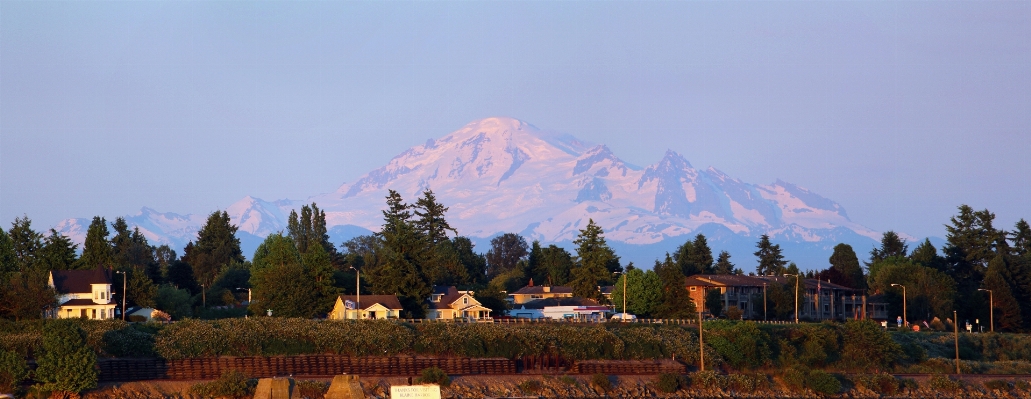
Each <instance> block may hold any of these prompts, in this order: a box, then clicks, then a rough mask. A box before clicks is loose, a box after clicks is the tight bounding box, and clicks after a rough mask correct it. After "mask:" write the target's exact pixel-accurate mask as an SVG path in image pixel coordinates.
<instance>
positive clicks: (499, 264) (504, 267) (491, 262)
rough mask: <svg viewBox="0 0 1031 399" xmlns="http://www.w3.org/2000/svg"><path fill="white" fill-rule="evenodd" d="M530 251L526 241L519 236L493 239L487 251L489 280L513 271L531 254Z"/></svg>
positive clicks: (508, 234)
mask: <svg viewBox="0 0 1031 399" xmlns="http://www.w3.org/2000/svg"><path fill="white" fill-rule="evenodd" d="M528 249H529V247H528V246H527V245H526V240H525V239H523V236H520V235H519V234H515V233H505V234H502V235H500V236H497V237H494V238H492V239H491V240H490V250H488V251H487V278H490V279H493V278H494V277H497V276H498V275H500V274H503V273H507V272H509V271H511V270H512V269H513V268H515V266H516V264H517V263H519V261H520V260H522V259H523V258H525V257H526V255H528V254H529V251H528Z"/></svg>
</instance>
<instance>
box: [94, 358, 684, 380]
mask: <svg viewBox="0 0 1031 399" xmlns="http://www.w3.org/2000/svg"><path fill="white" fill-rule="evenodd" d="M97 363H98V366H99V367H100V381H101V382H113V381H141V380H210V379H215V378H218V377H219V376H220V375H222V373H223V372H224V371H226V370H238V371H240V372H243V373H244V374H246V375H247V376H249V377H251V378H266V377H280V376H294V377H331V376H334V375H339V374H357V375H362V376H389V377H412V376H418V375H419V373H420V372H421V371H422V370H423V369H426V368H429V367H439V368H440V369H441V370H444V372H446V373H448V374H451V375H477V374H480V375H511V374H596V373H602V374H610V375H616V374H619V375H630V374H659V373H678V374H683V373H685V372H686V370H687V369H686V366H684V365H683V364H682V363H679V362H675V361H672V360H654V361H651V360H590V361H581V362H572V361H567V360H564V359H561V358H553V357H535V358H529V357H527V358H522V359H518V360H513V359H504V358H469V357H418V356H391V357H351V356H344V355H301V356H269V357H265V356H245V357H218V358H203V359H182V360H164V359H152V358H148V359H98V360H97Z"/></svg>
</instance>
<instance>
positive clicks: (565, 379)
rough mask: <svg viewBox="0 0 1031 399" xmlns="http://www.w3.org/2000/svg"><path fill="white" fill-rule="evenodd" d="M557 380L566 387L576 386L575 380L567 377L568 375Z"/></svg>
mask: <svg viewBox="0 0 1031 399" xmlns="http://www.w3.org/2000/svg"><path fill="white" fill-rule="evenodd" d="M558 380H559V381H562V383H563V384H566V385H576V384H577V382H576V378H574V377H573V376H569V375H563V376H561V377H559V378H558Z"/></svg>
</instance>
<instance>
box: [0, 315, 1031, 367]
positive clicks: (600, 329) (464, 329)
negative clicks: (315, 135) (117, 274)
mask: <svg viewBox="0 0 1031 399" xmlns="http://www.w3.org/2000/svg"><path fill="white" fill-rule="evenodd" d="M78 322H79V323H80V324H81V326H82V328H83V330H84V331H86V333H87V344H88V345H89V346H90V347H91V348H92V349H93V350H94V351H95V352H96V353H97V354H98V355H99V356H103V357H155V356H157V357H163V358H166V359H184V358H197V357H214V356H271V355H297V354H317V353H332V354H345V355H351V356H366V355H375V356H384V355H398V354H409V355H454V356H468V357H504V358H519V357H524V356H542V355H557V356H561V357H563V358H566V359H568V360H589V359H655V358H671V357H675V358H677V359H679V360H682V361H684V362H686V363H689V364H690V363H697V361H698V335H697V330H696V329H694V328H687V327H681V326H670V325H646V324H622V323H603V324H564V323H541V324H517V325H507V324H492V323H471V324H466V323H420V324H407V323H399V322H396V321H385V320H362V321H356V320H346V321H320V320H308V319H285V318H269V317H255V318H250V319H221V320H213V321H202V320H185V321H181V322H177V323H174V324H168V325H162V324H142V323H124V322H121V321H118V320H106V321H96V320H81V321H78ZM41 326H42V323H39V322H28V323H13V322H0V349H4V350H10V351H14V352H17V353H19V354H22V355H23V356H28V357H31V356H32V355H33V353H34V351H36V350H37V349H38V348H39V347H40V346H41V345H42V338H41V337H42V336H41V333H40V331H41ZM951 339H952V337H951V336H949V335H947V334H942V333H912V332H909V333H905V332H895V333H888V332H885V331H884V330H883V329H881V328H880V327H879V326H878V325H877V324H875V323H871V322H857V321H851V322H847V323H820V324H802V325H767V324H755V323H750V322H727V321H716V322H707V323H706V324H705V344H706V345H705V350H706V364H707V365H709V366H717V365H720V364H726V365H727V366H729V367H730V368H732V369H737V370H747V369H757V368H766V367H781V368H786V367H792V366H805V367H813V368H823V369H829V370H841V371H849V372H879V371H888V370H893V369H908V370H920V369H928V370H935V371H937V370H939V369H941V368H943V367H942V365H941V364H945V362H943V359H948V358H951V357H952V355H953V353H952V342H951ZM960 345H961V348H962V349H961V356H962V357H963V358H964V359H967V360H968V361H966V362H964V364H966V365H967V366H964V367H969V369H970V370H971V371H974V372H977V371H983V372H987V371H989V370H999V369H1001V368H1002V369H1014V370H1024V369H1028V368H1031V363H1029V362H1028V361H1029V360H1031V338H1029V337H1028V336H1025V335H1016V334H961V342H960ZM939 363H941V364H939ZM896 366H902V367H901V368H899V367H896Z"/></svg>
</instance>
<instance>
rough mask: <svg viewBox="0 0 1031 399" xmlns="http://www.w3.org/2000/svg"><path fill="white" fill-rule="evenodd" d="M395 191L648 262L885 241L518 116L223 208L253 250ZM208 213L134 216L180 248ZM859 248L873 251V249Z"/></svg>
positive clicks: (67, 229) (357, 227) (677, 163)
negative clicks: (603, 245) (686, 250)
mask: <svg viewBox="0 0 1031 399" xmlns="http://www.w3.org/2000/svg"><path fill="white" fill-rule="evenodd" d="M388 189H393V190H396V191H398V192H399V193H400V194H401V196H402V197H403V198H404V199H405V200H406V201H407V202H414V201H415V200H416V199H417V198H418V197H419V196H421V194H422V192H423V191H424V190H426V189H432V190H433V192H434V193H435V194H436V196H437V198H438V200H439V201H440V202H441V203H443V204H444V205H445V206H448V207H449V208H450V210H449V212H448V214H447V218H448V221H449V222H450V223H451V225H452V226H453V227H455V228H457V229H458V231H459V232H460V233H461V234H462V235H466V236H470V237H474V238H478V239H479V240H478V241H479V242H481V243H482V242H485V240H486V239H489V238H490V237H492V236H494V235H496V234H499V233H505V232H516V233H520V234H522V235H523V236H524V237H527V238H528V239H531V240H532V239H537V240H541V241H542V242H545V243H548V242H557V243H568V242H570V241H572V240H573V239H574V238H575V237H576V235H577V234H578V232H579V229H582V228H583V227H584V226H586V224H587V221H588V219H594V221H595V222H596V223H598V224H599V225H600V226H601V227H602V228H603V229H604V230H605V233H606V237H607V238H608V240H609V241H610V242H612V243H613V244H614V246H616V247H617V249H620V250H623V251H624V252H635V249H634V248H638V249H647V251H650V252H655V251H659V252H656V253H650V254H648V255H647V257H646V258H644V259H654V258H656V257H658V256H659V255H660V254H661V251H669V250H671V249H672V248H674V247H675V246H676V244H679V243H682V242H683V241H684V240H686V239H688V238H689V237H692V236H693V235H694V234H697V233H699V232H701V233H704V234H706V236H707V237H710V241H711V242H713V245H712V246H713V248H714V249H715V250H721V249H728V250H731V249H732V251H731V252H732V253H734V255H735V258H737V259H738V260H739V261H740V262H743V261H745V259H748V258H745V257H746V256H747V257H750V253H745V252H743V251H751V250H750V248H751V247H752V246H754V243H755V239H754V238H755V237H758V236H759V235H761V234H769V235H770V236H771V237H772V238H773V239H774V241H775V242H779V243H781V244H782V246H784V247H785V250H786V252H788V255H789V256H788V257H789V258H791V255H792V254H791V253H790V250H791V249H792V248H798V249H799V251H798V254H797V255H796V257H795V259H799V260H800V259H802V258H804V257H807V256H809V254H807V253H803V251H802V249H805V251H809V252H812V251H816V253H815V256H817V257H816V258H814V259H819V258H822V259H823V261H822V262H821V264H819V265H812V266H811V267H824V266H825V265H824V264H823V263H826V259H827V256H828V255H829V249H830V248H832V247H833V246H834V245H836V244H837V243H839V242H850V243H857V244H860V245H872V243H873V242H875V241H876V240H877V239H879V237H880V235H879V233H877V232H874V231H872V230H870V229H867V228H865V227H863V226H862V225H859V224H857V223H855V222H852V221H851V220H850V219H849V217H848V215H847V214H846V212H845V210H844V208H842V207H841V206H840V205H839V204H837V203H835V202H834V201H831V200H829V199H827V198H824V197H821V196H820V195H818V194H816V193H813V192H811V191H809V190H806V189H804V188H801V187H798V186H795V185H793V184H791V183H787V182H783V181H780V180H778V181H776V182H774V183H772V184H769V185H756V184H751V183H744V182H742V181H740V180H738V179H735V178H732V177H730V176H727V175H726V174H724V173H723V172H720V171H719V170H716V169H715V168H712V167H709V168H707V169H695V168H694V167H693V166H692V165H691V164H690V162H688V161H687V160H686V159H684V158H683V157H682V156H681V155H680V154H678V153H676V152H674V151H667V152H666V154H665V155H664V156H663V157H662V159H661V160H659V161H658V162H657V163H655V164H654V165H650V166H648V167H645V168H641V167H637V166H634V165H630V164H627V163H625V162H623V161H622V160H620V159H619V157H617V156H616V155H615V154H614V153H613V152H612V151H611V150H610V149H609V148H608V147H606V146H604V145H592V144H589V143H585V142H583V141H580V140H577V139H576V138H574V137H572V136H569V135H562V134H556V133H552V132H547V131H543V130H540V129H537V128H536V127H534V126H532V125H529V124H527V123H525V122H522V121H519V120H516V119H511V118H487V119H482V120H479V121H475V122H472V123H469V124H468V125H466V126H464V127H463V128H461V129H459V130H457V131H455V132H453V133H451V134H448V135H446V136H444V137H441V138H439V139H430V140H428V141H427V142H426V143H425V144H422V145H419V146H416V147H412V148H410V149H408V150H407V151H404V152H402V153H401V154H399V155H398V156H396V157H394V158H393V159H391V160H390V161H389V162H388V163H387V164H386V165H385V166H383V167H381V168H379V169H376V170H373V171H371V172H369V173H367V174H365V175H364V176H361V177H360V178H359V179H357V180H356V181H355V182H353V183H347V184H344V185H342V186H340V187H339V188H338V189H337V190H336V191H335V192H332V193H326V194H321V195H316V196H313V197H310V198H308V199H307V200H305V201H290V200H282V201H276V202H267V201H263V200H260V199H257V198H252V197H245V198H244V199H242V200H240V201H238V202H236V203H235V204H232V205H230V206H229V207H228V208H226V211H227V212H228V213H229V215H230V218H231V219H232V221H233V223H235V224H236V225H237V226H239V234H240V235H241V241H244V242H246V243H247V244H246V245H245V248H246V247H252V246H253V247H256V246H257V243H258V242H260V239H261V237H265V236H266V235H268V234H270V233H273V232H277V231H282V230H283V229H285V226H286V215H288V214H289V212H290V210H291V209H296V208H298V207H300V206H301V205H302V204H307V203H311V202H315V203H317V204H318V205H319V207H320V208H322V209H324V210H325V211H326V216H327V224H328V225H329V226H330V227H331V233H333V232H335V233H336V236H337V237H339V238H343V236H346V235H351V236H353V235H356V234H362V233H363V232H368V231H375V230H378V229H379V226H380V225H381V223H382V213H381V212H380V211H381V210H383V209H384V208H385V205H386V203H385V199H384V198H385V197H386V195H387V190H388ZM205 219H206V215H186V216H181V215H176V214H172V213H157V212H155V211H153V210H150V209H148V208H143V210H142V211H141V212H140V214H138V215H135V216H130V217H127V218H126V220H127V222H128V223H129V224H130V225H138V226H140V229H141V230H142V231H144V234H146V235H147V237H148V239H150V240H151V241H152V242H156V243H167V244H170V245H176V246H177V247H179V248H181V247H182V246H183V245H185V243H186V242H187V241H189V240H192V239H195V238H194V237H195V236H196V232H197V230H198V229H199V228H200V226H202V225H203V223H204V221H205ZM88 224H89V220H87V219H69V220H66V221H65V222H62V224H61V225H59V226H58V230H59V231H61V232H63V233H65V234H67V235H69V236H71V237H72V238H73V239H75V240H76V241H80V242H81V240H82V239H83V238H84V236H85V231H86V228H85V227H86V226H88ZM331 236H332V234H331ZM720 243H723V244H725V245H723V246H721V245H720ZM853 245H854V246H855V245H856V244H853ZM481 250H486V249H485V248H481ZM856 250H857V252H864V251H866V246H861V247H858V248H856ZM245 252H247V249H245ZM824 252H826V255H824ZM247 253H248V254H249V253H250V252H247ZM623 255H624V258H627V257H628V256H626V255H625V254H623ZM629 257H630V258H633V257H634V256H629ZM742 258H745V259H742ZM638 262H640V260H638ZM748 262H750V261H748ZM800 266H803V267H808V266H806V265H804V264H803V263H802V262H800ZM744 268H745V269H746V270H748V269H749V267H747V266H746V267H744Z"/></svg>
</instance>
